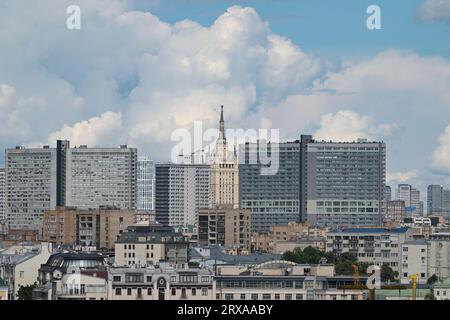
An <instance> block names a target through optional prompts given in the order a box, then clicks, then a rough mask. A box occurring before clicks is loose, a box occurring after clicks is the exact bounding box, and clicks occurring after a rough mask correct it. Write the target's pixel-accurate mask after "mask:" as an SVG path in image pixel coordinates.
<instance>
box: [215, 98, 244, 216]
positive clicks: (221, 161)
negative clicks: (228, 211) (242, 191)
mask: <svg viewBox="0 0 450 320" xmlns="http://www.w3.org/2000/svg"><path fill="white" fill-rule="evenodd" d="M219 126H220V131H219V138H218V139H217V143H216V150H215V152H214V154H213V155H212V159H211V160H212V163H211V171H210V189H209V192H210V207H211V208H214V207H217V206H224V205H227V206H231V207H233V208H238V207H239V170H238V161H237V154H236V149H235V150H234V152H232V153H229V151H228V147H227V139H226V136H225V122H224V118H223V106H222V107H221V112H220V122H219Z"/></svg>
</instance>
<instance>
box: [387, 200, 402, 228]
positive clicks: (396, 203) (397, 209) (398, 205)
mask: <svg viewBox="0 0 450 320" xmlns="http://www.w3.org/2000/svg"><path fill="white" fill-rule="evenodd" d="M405 217H406V210H405V201H403V200H393V201H388V202H387V203H386V212H385V216H384V221H385V222H386V223H388V222H396V223H401V222H403V220H404V218H405Z"/></svg>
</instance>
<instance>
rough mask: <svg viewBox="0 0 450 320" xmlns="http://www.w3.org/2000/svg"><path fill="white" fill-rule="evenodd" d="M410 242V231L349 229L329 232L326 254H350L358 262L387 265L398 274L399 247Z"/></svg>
mask: <svg viewBox="0 0 450 320" xmlns="http://www.w3.org/2000/svg"><path fill="white" fill-rule="evenodd" d="M409 240H411V230H410V229H409V228H407V227H399V228H392V229H390V228H350V229H342V230H337V231H332V232H329V233H328V235H327V247H326V251H327V252H333V253H336V254H342V253H347V252H348V253H352V254H354V255H355V256H356V257H357V259H358V261H359V262H363V263H368V264H375V265H378V266H381V265H383V264H386V265H388V266H389V267H391V268H392V270H394V271H397V272H399V273H400V271H401V268H400V261H401V246H402V244H403V243H405V242H406V241H409Z"/></svg>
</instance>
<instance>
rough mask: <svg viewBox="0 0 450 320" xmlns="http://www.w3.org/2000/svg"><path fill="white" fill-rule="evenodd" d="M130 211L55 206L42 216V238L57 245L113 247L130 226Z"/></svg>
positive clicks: (131, 214)
mask: <svg viewBox="0 0 450 320" xmlns="http://www.w3.org/2000/svg"><path fill="white" fill-rule="evenodd" d="M134 221H135V215H134V211H130V210H125V209H118V208H114V207H101V208H99V209H90V210H83V209H77V208H73V207H58V208H56V209H55V210H49V211H46V212H45V213H44V219H43V224H42V236H43V239H44V240H45V241H48V242H52V243H55V244H57V245H63V244H76V245H89V246H95V247H97V248H98V249H100V248H108V249H112V248H114V243H115V241H116V240H117V239H118V238H119V236H120V234H121V233H122V232H124V231H125V230H127V228H128V227H129V226H131V225H133V224H134Z"/></svg>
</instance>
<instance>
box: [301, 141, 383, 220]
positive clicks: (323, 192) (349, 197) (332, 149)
mask: <svg viewBox="0 0 450 320" xmlns="http://www.w3.org/2000/svg"><path fill="white" fill-rule="evenodd" d="M302 166H304V171H306V172H307V174H306V195H307V199H306V202H307V204H306V206H307V211H306V214H307V219H308V223H309V224H311V225H319V226H333V227H335V226H340V227H341V226H377V225H381V224H382V200H383V197H384V186H385V175H386V146H385V144H384V143H383V142H367V140H366V139H358V141H357V142H326V141H310V142H309V143H307V158H306V162H304V163H302Z"/></svg>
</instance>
